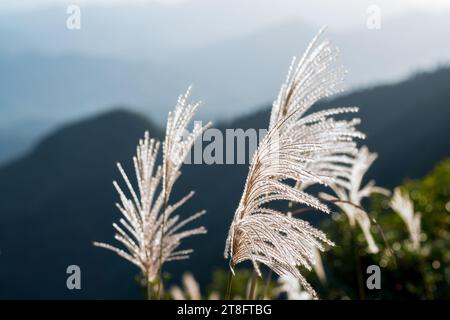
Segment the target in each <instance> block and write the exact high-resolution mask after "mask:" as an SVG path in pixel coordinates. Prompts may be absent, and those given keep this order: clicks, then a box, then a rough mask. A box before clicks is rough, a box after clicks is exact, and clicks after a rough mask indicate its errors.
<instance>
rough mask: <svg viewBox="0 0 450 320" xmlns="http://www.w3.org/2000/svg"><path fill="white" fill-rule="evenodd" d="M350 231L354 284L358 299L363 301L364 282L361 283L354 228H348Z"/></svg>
mask: <svg viewBox="0 0 450 320" xmlns="http://www.w3.org/2000/svg"><path fill="white" fill-rule="evenodd" d="M350 231H351V243H352V248H353V257H354V259H355V266H356V282H357V292H358V299H359V300H364V299H365V292H364V281H363V278H362V274H361V261H360V257H359V253H358V248H357V243H356V236H355V228H354V227H352V226H350Z"/></svg>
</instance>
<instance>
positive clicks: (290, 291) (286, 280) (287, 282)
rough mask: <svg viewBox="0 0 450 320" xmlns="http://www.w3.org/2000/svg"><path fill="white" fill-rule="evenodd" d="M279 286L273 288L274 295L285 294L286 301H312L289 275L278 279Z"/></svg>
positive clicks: (295, 279)
mask: <svg viewBox="0 0 450 320" xmlns="http://www.w3.org/2000/svg"><path fill="white" fill-rule="evenodd" d="M278 283H279V286H278V287H277V288H275V290H274V293H275V294H276V295H281V294H283V293H284V294H286V296H287V299H288V300H313V299H314V297H313V296H311V294H309V293H308V292H307V291H304V290H303V289H302V286H301V285H300V282H299V281H298V279H297V278H295V277H293V276H289V275H283V276H281V277H279V278H278Z"/></svg>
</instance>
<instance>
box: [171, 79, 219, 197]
mask: <svg viewBox="0 0 450 320" xmlns="http://www.w3.org/2000/svg"><path fill="white" fill-rule="evenodd" d="M190 93H191V87H189V88H188V90H187V91H186V93H185V94H183V95H180V96H179V97H178V100H177V104H176V106H175V110H174V111H173V112H169V116H168V118H167V125H166V136H165V140H164V143H163V191H164V195H165V200H166V201H168V200H169V195H170V193H171V191H172V187H173V185H174V183H175V182H176V180H177V179H178V177H179V176H180V175H181V172H180V168H181V166H182V164H183V162H184V160H185V159H186V157H187V156H188V154H189V152H190V150H191V148H192V146H193V144H194V142H195V140H197V138H198V137H200V136H201V135H202V133H203V131H204V130H206V129H207V128H208V127H209V126H210V125H211V123H210V122H208V123H207V124H206V125H205V126H202V125H201V123H200V122H195V123H194V127H193V129H192V131H188V130H187V126H188V125H189V123H190V122H191V120H192V118H193V116H194V114H195V112H196V111H197V109H198V107H199V106H200V102H195V103H191V102H189V96H190Z"/></svg>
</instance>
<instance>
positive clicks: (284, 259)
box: [225, 31, 364, 297]
mask: <svg viewBox="0 0 450 320" xmlns="http://www.w3.org/2000/svg"><path fill="white" fill-rule="evenodd" d="M322 32H323V31H321V32H320V33H319V35H320V34H321V33H322ZM318 38H319V36H318V37H316V38H315V39H314V40H313V42H312V43H311V45H310V46H309V47H308V48H307V50H306V53H305V55H304V56H303V58H302V59H301V60H300V62H299V63H298V64H297V65H295V62H294V63H293V64H292V65H291V67H290V70H289V73H288V76H287V80H286V82H285V84H284V85H283V86H282V87H281V90H280V94H279V96H278V98H277V100H276V101H275V102H274V105H273V109H272V114H271V120H270V125H269V131H268V133H267V135H266V136H265V137H264V139H263V140H262V141H261V142H260V144H259V146H258V148H257V150H256V151H255V154H254V155H253V158H252V162H251V165H250V169H249V173H248V176H247V180H246V183H245V186H244V191H243V194H242V197H241V200H240V202H239V205H238V208H237V210H236V212H235V214H234V218H233V221H232V223H231V226H230V230H229V233H228V238H227V241H226V248H225V258H231V260H230V267H231V269H232V270H233V267H234V266H235V265H236V264H238V263H240V262H243V261H245V260H250V261H252V263H253V266H254V268H255V270H256V272H257V274H258V275H259V276H261V272H260V269H259V264H265V265H266V266H268V267H269V268H270V269H272V270H273V271H274V272H276V273H277V274H278V275H280V276H283V275H290V276H293V277H295V278H297V279H299V280H300V283H301V284H302V286H303V287H304V288H305V289H306V290H307V291H308V292H309V293H310V294H311V295H312V296H314V297H315V296H316V293H315V292H314V290H313V289H312V287H311V286H310V285H309V284H308V282H307V281H306V280H305V278H304V277H303V276H302V275H301V273H300V272H299V269H298V267H299V266H303V267H305V268H306V269H308V270H311V268H312V265H314V264H315V255H314V249H315V248H317V249H319V250H321V251H323V250H324V245H325V244H328V245H333V243H332V242H331V241H329V240H328V239H327V237H326V235H325V234H324V233H323V232H321V231H319V230H317V229H315V228H313V227H312V226H310V225H309V224H308V223H307V222H305V221H303V220H300V219H295V218H293V217H291V216H289V215H286V214H285V213H284V212H280V211H277V210H274V209H271V208H268V207H267V206H266V205H267V204H268V203H270V202H272V201H278V200H285V201H288V202H293V203H300V204H304V205H307V206H310V207H312V208H315V209H318V210H320V211H323V212H326V213H328V212H329V209H328V207H327V206H326V205H324V204H323V203H322V202H321V201H319V200H318V199H317V198H315V197H314V196H312V195H310V194H308V193H306V192H305V191H304V190H302V189H300V188H298V186H299V185H310V184H315V183H320V184H329V183H331V182H333V181H334V179H335V177H336V174H335V171H336V170H341V169H340V168H339V169H335V166H334V165H333V164H334V163H335V162H340V160H341V154H346V153H353V152H354V151H355V150H356V144H355V142H354V141H353V139H354V138H364V135H363V134H362V133H360V132H358V131H357V130H356V129H355V125H357V124H358V123H359V119H353V120H351V121H343V120H342V121H337V120H335V119H333V118H332V117H333V116H334V115H338V114H342V113H349V112H356V111H357V108H335V109H328V110H324V111H319V112H316V113H312V114H309V115H304V114H305V112H306V111H307V110H308V109H309V108H310V107H311V106H312V105H313V104H314V103H315V102H316V101H317V100H318V99H321V98H324V97H327V96H328V95H331V94H333V93H336V92H337V90H338V89H337V86H338V83H339V82H340V79H341V74H342V72H343V71H342V70H341V69H339V68H338V69H332V68H331V67H330V66H331V63H332V62H333V61H334V59H335V56H336V51H335V50H334V49H333V48H332V47H331V46H330V45H329V42H328V41H325V42H322V43H319V44H318ZM319 169H320V170H319ZM291 181H292V182H294V183H295V184H296V187H293V186H291V184H290V182H291Z"/></svg>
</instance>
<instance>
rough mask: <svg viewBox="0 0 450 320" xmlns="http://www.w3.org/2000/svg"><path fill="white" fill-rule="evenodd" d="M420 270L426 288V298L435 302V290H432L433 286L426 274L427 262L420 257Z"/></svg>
mask: <svg viewBox="0 0 450 320" xmlns="http://www.w3.org/2000/svg"><path fill="white" fill-rule="evenodd" d="M419 269H420V273H421V275H422V281H423V285H424V287H425V296H426V298H427V300H433V289H432V288H431V285H430V283H429V281H428V280H427V277H426V273H425V260H424V259H423V257H422V256H420V257H419Z"/></svg>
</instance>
